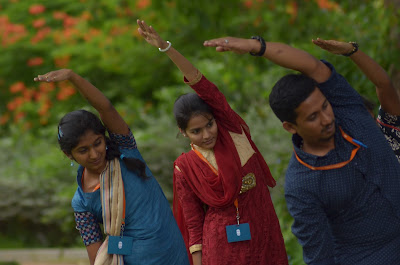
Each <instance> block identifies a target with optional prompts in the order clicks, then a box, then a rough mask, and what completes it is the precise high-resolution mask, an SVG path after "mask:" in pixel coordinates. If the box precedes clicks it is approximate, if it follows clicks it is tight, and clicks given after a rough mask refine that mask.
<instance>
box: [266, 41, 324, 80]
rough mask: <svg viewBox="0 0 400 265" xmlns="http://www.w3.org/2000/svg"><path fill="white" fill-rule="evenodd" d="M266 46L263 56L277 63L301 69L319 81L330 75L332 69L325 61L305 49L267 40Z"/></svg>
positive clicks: (289, 67) (300, 70) (293, 68)
mask: <svg viewBox="0 0 400 265" xmlns="http://www.w3.org/2000/svg"><path fill="white" fill-rule="evenodd" d="M266 46H267V48H266V51H265V53H264V55H263V57H264V58H267V59H268V60H270V61H271V62H273V63H275V64H277V65H280V66H282V67H285V68H288V69H292V70H296V71H299V72H301V73H303V74H305V75H307V76H309V77H311V78H313V79H314V80H315V81H317V82H318V83H322V82H324V81H326V80H327V79H328V78H329V76H330V70H329V68H328V67H327V66H326V65H325V64H324V63H322V62H321V61H320V60H318V59H317V58H315V57H314V56H312V55H311V54H309V53H307V52H305V51H303V50H300V49H297V48H294V47H291V46H289V45H287V44H283V43H277V42H267V43H266ZM260 47H261V46H260Z"/></svg>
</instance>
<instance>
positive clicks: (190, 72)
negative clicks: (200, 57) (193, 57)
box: [166, 47, 199, 82]
mask: <svg viewBox="0 0 400 265" xmlns="http://www.w3.org/2000/svg"><path fill="white" fill-rule="evenodd" d="M166 54H167V55H168V57H169V58H170V59H171V61H172V62H173V63H174V64H175V65H176V66H177V67H178V68H179V70H180V71H181V72H182V74H183V75H184V76H185V77H186V79H187V80H188V81H189V82H191V81H193V80H194V79H195V78H196V77H197V75H198V72H199V70H198V69H197V68H196V67H194V65H193V64H192V63H191V62H190V61H189V60H188V59H186V57H185V56H183V55H182V54H181V53H180V52H178V51H177V50H176V49H174V47H171V48H170V49H169V50H168V51H167V52H166Z"/></svg>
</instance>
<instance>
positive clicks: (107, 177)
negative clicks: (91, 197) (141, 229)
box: [94, 158, 125, 265]
mask: <svg viewBox="0 0 400 265" xmlns="http://www.w3.org/2000/svg"><path fill="white" fill-rule="evenodd" d="M100 194H101V206H102V213H103V214H102V215H103V226H104V233H105V234H106V235H107V237H106V239H105V240H104V242H103V244H102V245H101V246H100V248H99V250H98V251H97V255H96V260H95V262H94V264H95V265H123V264H124V260H123V256H122V255H117V254H108V240H109V236H119V235H120V233H121V224H123V223H124V219H125V194H124V185H123V182H122V176H121V168H120V165H119V160H118V158H114V160H111V161H108V162H107V166H106V168H105V169H104V171H103V172H102V173H101V174H100Z"/></svg>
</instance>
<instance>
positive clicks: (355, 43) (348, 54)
mask: <svg viewBox="0 0 400 265" xmlns="http://www.w3.org/2000/svg"><path fill="white" fill-rule="evenodd" d="M349 43H350V44H351V45H353V50H352V51H351V52H349V53H345V54H342V55H343V56H350V55H352V54H353V53H355V52H357V51H358V43H357V42H355V41H350V42H349Z"/></svg>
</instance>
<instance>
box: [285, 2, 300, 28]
mask: <svg viewBox="0 0 400 265" xmlns="http://www.w3.org/2000/svg"><path fill="white" fill-rule="evenodd" d="M298 10H299V7H298V5H297V2H296V1H292V2H289V3H288V4H287V5H286V13H288V14H289V15H290V23H293V22H294V21H295V20H296V18H297V13H298Z"/></svg>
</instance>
